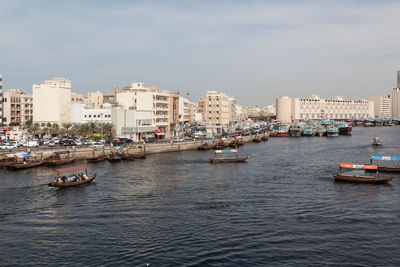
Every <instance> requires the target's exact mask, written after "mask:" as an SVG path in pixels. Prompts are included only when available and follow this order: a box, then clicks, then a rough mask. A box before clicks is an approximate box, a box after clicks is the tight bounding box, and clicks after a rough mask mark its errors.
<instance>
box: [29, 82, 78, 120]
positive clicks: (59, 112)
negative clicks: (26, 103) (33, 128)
mask: <svg viewBox="0 0 400 267" xmlns="http://www.w3.org/2000/svg"><path fill="white" fill-rule="evenodd" d="M32 91H33V122H34V123H39V124H42V123H57V124H59V125H61V124H62V123H69V122H70V120H71V81H70V80H67V79H65V78H64V77H54V78H53V79H52V80H46V81H44V82H43V83H41V84H40V85H36V84H34V85H33V86H32Z"/></svg>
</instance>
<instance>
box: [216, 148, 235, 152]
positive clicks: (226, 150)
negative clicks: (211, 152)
mask: <svg viewBox="0 0 400 267" xmlns="http://www.w3.org/2000/svg"><path fill="white" fill-rule="evenodd" d="M237 152H238V151H237V149H224V150H215V153H237Z"/></svg>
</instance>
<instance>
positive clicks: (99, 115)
mask: <svg viewBox="0 0 400 267" xmlns="http://www.w3.org/2000/svg"><path fill="white" fill-rule="evenodd" d="M91 106H92V105H88V104H85V103H72V104H71V122H72V123H88V122H96V123H111V109H105V108H103V109H100V108H92V107H91Z"/></svg>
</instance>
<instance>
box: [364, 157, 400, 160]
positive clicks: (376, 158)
mask: <svg viewBox="0 0 400 267" xmlns="http://www.w3.org/2000/svg"><path fill="white" fill-rule="evenodd" d="M371 160H400V157H390V156H371Z"/></svg>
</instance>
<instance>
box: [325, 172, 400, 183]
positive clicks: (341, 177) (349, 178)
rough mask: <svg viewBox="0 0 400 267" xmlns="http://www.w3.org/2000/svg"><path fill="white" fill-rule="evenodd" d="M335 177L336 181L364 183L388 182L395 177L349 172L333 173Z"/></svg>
mask: <svg viewBox="0 0 400 267" xmlns="http://www.w3.org/2000/svg"><path fill="white" fill-rule="evenodd" d="M332 176H333V178H335V182H346V183H363V184H388V183H390V181H392V180H393V177H388V178H377V177H373V176H355V175H348V174H337V173H334V174H332Z"/></svg>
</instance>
